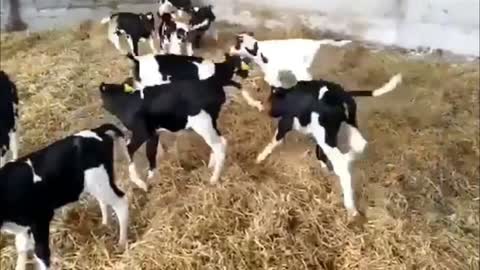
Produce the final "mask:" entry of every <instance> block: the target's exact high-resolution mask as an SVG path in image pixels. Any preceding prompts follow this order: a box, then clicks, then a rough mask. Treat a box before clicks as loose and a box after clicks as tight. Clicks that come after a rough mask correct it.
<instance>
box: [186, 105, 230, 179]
mask: <svg viewBox="0 0 480 270" xmlns="http://www.w3.org/2000/svg"><path fill="white" fill-rule="evenodd" d="M215 120H216V119H215ZM215 120H214V119H212V117H211V116H210V115H209V114H208V113H206V112H205V111H203V110H202V111H200V113H199V114H197V115H195V116H189V117H188V123H187V128H192V129H193V130H194V131H195V132H196V133H198V135H200V136H201V137H202V138H203V139H204V140H205V142H206V143H207V144H208V145H209V146H210V148H211V149H212V154H213V155H214V157H215V163H214V169H213V174H212V177H211V178H210V183H211V184H215V183H217V182H218V179H219V178H220V174H221V172H222V170H223V166H224V163H225V155H226V154H225V152H226V148H227V140H226V139H225V138H224V137H222V136H221V135H220V132H218V130H217V129H216V128H215V124H214V122H213V121H215ZM209 163H210V162H209Z"/></svg>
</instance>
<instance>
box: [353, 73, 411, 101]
mask: <svg viewBox="0 0 480 270" xmlns="http://www.w3.org/2000/svg"><path fill="white" fill-rule="evenodd" d="M401 82H402V74H401V73H398V74H396V75H395V76H393V77H391V78H390V80H389V81H388V82H387V83H385V84H384V85H383V86H382V87H380V88H377V89H375V90H373V91H369V90H360V91H350V92H349V93H350V94H351V95H352V96H354V97H378V96H381V95H383V94H386V93H388V92H391V91H393V90H395V88H396V87H397V86H398V85H399V84H400V83H401Z"/></svg>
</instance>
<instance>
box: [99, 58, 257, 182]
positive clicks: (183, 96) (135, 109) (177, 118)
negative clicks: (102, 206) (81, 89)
mask: <svg viewBox="0 0 480 270" xmlns="http://www.w3.org/2000/svg"><path fill="white" fill-rule="evenodd" d="M225 57H226V59H225V61H224V62H223V63H218V64H216V69H215V73H214V75H213V76H212V77H210V78H208V79H206V80H201V81H199V80H184V81H176V82H172V83H170V84H163V85H157V86H152V87H146V88H145V89H144V93H145V97H144V99H142V98H141V97H140V94H139V93H138V92H130V91H128V89H129V87H125V85H122V84H105V83H102V84H101V85H100V93H101V98H102V101H103V106H104V108H105V109H106V110H107V111H109V112H110V113H112V114H113V115H115V116H116V117H117V118H119V119H120V121H121V122H122V123H123V124H124V125H125V126H126V127H127V129H129V130H130V131H131V132H132V137H131V140H130V142H129V144H128V151H129V154H130V156H131V159H132V163H131V164H130V167H129V172H130V178H131V179H132V181H133V182H135V183H137V184H138V186H139V187H140V188H143V189H145V190H146V189H147V185H146V184H145V182H143V181H142V180H141V179H140V177H139V176H138V173H137V170H136V168H135V165H134V163H133V155H134V153H135V152H136V151H137V149H138V148H139V147H140V146H141V145H142V144H143V143H144V142H146V143H147V145H146V154H147V159H148V161H149V172H148V178H151V177H153V175H154V171H155V168H156V156H157V147H158V146H159V134H158V132H160V131H169V132H178V131H181V130H185V129H190V130H193V131H195V132H196V133H198V134H199V135H200V136H201V137H202V138H203V139H204V140H205V142H206V143H207V144H208V145H209V146H210V148H211V149H212V153H211V155H210V161H209V163H208V164H209V168H212V167H213V174H212V177H211V178H210V182H211V183H216V182H217V181H218V179H219V177H220V174H221V171H222V169H223V164H224V160H225V151H226V147H227V141H226V139H225V138H224V137H222V136H221V134H220V132H219V130H218V128H217V119H218V116H219V113H220V110H221V108H222V105H223V104H224V103H225V100H226V95H225V92H224V89H223V87H224V86H229V85H230V86H235V87H237V88H240V87H241V85H240V84H239V83H237V82H235V81H233V77H234V76H235V75H238V76H240V77H242V78H246V77H247V76H248V70H246V69H245V67H246V64H244V63H243V62H242V61H241V59H240V57H238V56H233V57H230V56H228V55H226V56H225ZM126 90H127V91H126ZM160 148H161V145H160ZM161 152H163V150H161Z"/></svg>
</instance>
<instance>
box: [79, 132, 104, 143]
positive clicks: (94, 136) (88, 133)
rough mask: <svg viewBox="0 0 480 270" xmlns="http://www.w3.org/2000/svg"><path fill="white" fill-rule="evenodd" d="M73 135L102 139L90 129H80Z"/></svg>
mask: <svg viewBox="0 0 480 270" xmlns="http://www.w3.org/2000/svg"><path fill="white" fill-rule="evenodd" d="M74 136H77V137H83V138H91V139H97V140H99V141H103V140H102V138H100V137H99V136H98V134H97V133H95V132H93V131H91V130H82V131H80V132H78V133H76V134H75V135H74Z"/></svg>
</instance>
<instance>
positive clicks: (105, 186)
mask: <svg viewBox="0 0 480 270" xmlns="http://www.w3.org/2000/svg"><path fill="white" fill-rule="evenodd" d="M112 162H113V161H112ZM85 191H86V192H88V193H90V194H91V195H92V196H94V197H95V198H96V199H97V200H98V201H99V202H100V209H102V205H103V207H104V209H106V208H107V205H110V206H112V208H113V210H114V211H115V214H116V215H117V218H118V224H119V226H120V230H119V231H120V235H119V241H118V242H119V245H120V246H121V247H125V246H126V244H127V229H128V200H127V197H126V196H125V194H124V193H123V192H122V191H121V190H120V189H119V188H118V187H117V186H116V185H115V182H114V175H113V163H112V164H111V165H108V164H107V167H104V166H100V167H97V168H92V169H88V170H87V171H85ZM103 211H104V210H102V215H104V213H103Z"/></svg>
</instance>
